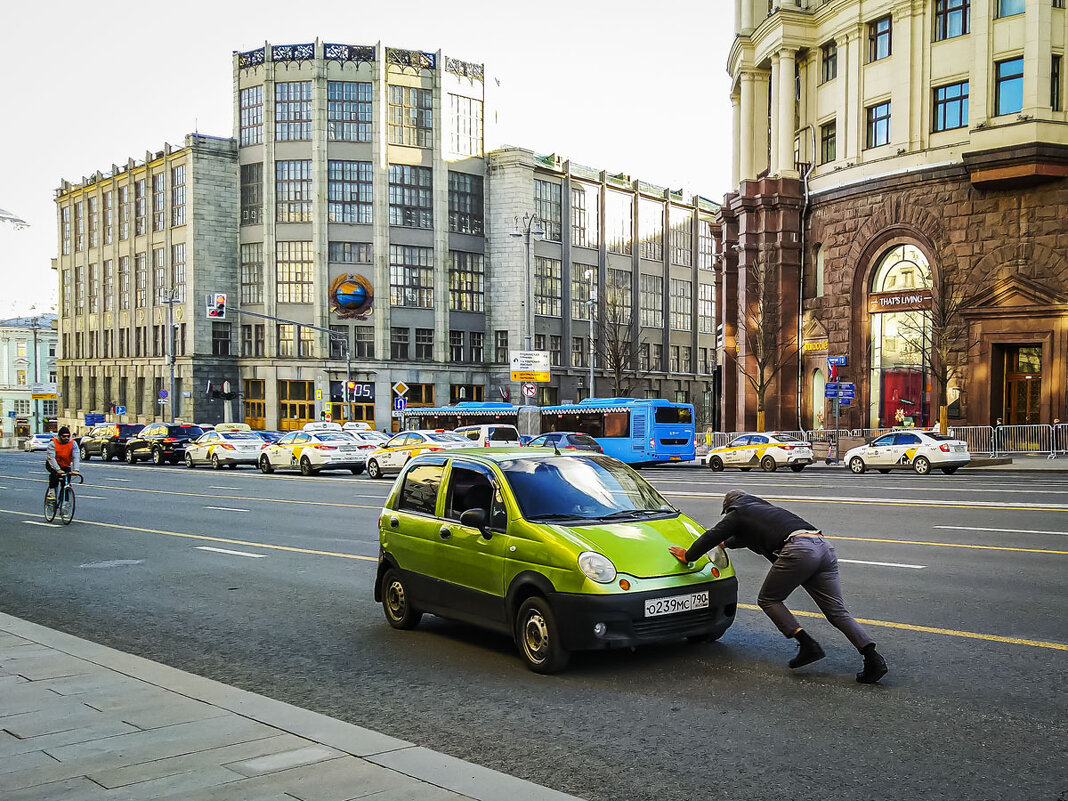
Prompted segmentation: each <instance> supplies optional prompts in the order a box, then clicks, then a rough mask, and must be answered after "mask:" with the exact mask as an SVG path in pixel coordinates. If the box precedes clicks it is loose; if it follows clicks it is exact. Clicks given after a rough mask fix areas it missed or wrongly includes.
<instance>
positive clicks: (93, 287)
mask: <svg viewBox="0 0 1068 801" xmlns="http://www.w3.org/2000/svg"><path fill="white" fill-rule="evenodd" d="M99 304H100V265H99V264H96V263H95V262H94V263H93V264H90V265H89V313H90V314H96V313H97V312H98V311H100V305H99Z"/></svg>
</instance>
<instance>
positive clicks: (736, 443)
mask: <svg viewBox="0 0 1068 801" xmlns="http://www.w3.org/2000/svg"><path fill="white" fill-rule="evenodd" d="M702 459H703V461H704V463H705V465H707V466H708V467H710V468H711V469H712V470H722V469H723V468H725V467H737V468H738V469H739V470H741V471H742V472H745V471H748V470H752V469H753V468H754V467H759V468H761V469H762V470H764V471H765V472H767V473H772V472H774V471H775V470H778V469H779V468H780V467H789V468H790V469H791V470H793V471H794V472H795V473H800V472H801V471H802V470H804V469H805V465H809V464H812V462H813V456H812V444H811V443H809V442H805V441H804V440H801V439H798V438H797V437H795V436H794V435H793V434H787V433H784V432H781V431H767V432H756V433H746V434H739V435H738V436H737V437H735V438H734V439H733V440H731V441H730V444H728V445H725V446H724V447H722V448H713V449H712V450H710V451H709V452H708V453H707V454H705V455H704V456H703V457H702Z"/></svg>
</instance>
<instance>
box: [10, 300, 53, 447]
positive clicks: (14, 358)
mask: <svg viewBox="0 0 1068 801" xmlns="http://www.w3.org/2000/svg"><path fill="white" fill-rule="evenodd" d="M55 322H56V316H55V315H54V314H42V315H38V316H35V317H14V318H12V319H10V320H0V441H4V442H7V443H10V444H14V443H15V441H16V439H17V438H18V437H28V436H29V435H30V434H36V433H39V432H43V431H54V430H55V427H56V416H57V415H56V411H57V409H56V400H55V393H54V392H52V391H51V390H52V385H54V384H55V382H56V329H55ZM34 395H39V396H41V397H36V398H35V397H34ZM46 395H47V396H48V397H44V396H46Z"/></svg>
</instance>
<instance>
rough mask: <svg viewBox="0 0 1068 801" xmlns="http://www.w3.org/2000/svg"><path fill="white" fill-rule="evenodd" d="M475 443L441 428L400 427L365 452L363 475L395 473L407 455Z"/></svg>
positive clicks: (375, 475)
mask: <svg viewBox="0 0 1068 801" xmlns="http://www.w3.org/2000/svg"><path fill="white" fill-rule="evenodd" d="M478 447H480V446H479V444H478V443H477V442H474V441H472V440H469V439H468V438H467V437H462V436H460V435H459V434H454V433H453V432H451V431H445V430H444V429H437V430H435V431H429V430H428V431H402V432H400V433H399V434H396V435H394V436H393V437H391V438H390V439H388V440H386V441H385V442H383V443H382V445H381V446H380V447H378V448H377V449H375V450H373V451H371V452H370V453H369V454H368V455H367V475H368V476H370V477H371V478H382V477H383V476H385V474H386V473H399V472H400V471H401V470H402V469H403V468H404V465H406V464H408V460H409V459H411V458H412V457H414V456H418V455H419V454H420V453H430V452H433V451H446V450H448V451H452V450H456V449H457V448H478Z"/></svg>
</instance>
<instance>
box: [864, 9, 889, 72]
mask: <svg viewBox="0 0 1068 801" xmlns="http://www.w3.org/2000/svg"><path fill="white" fill-rule="evenodd" d="M890 35H891V22H890V17H883V18H882V19H877V20H875V22H869V23H868V61H878V60H879V59H883V58H887V57H888V56H889V55H890V52H891V49H890Z"/></svg>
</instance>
